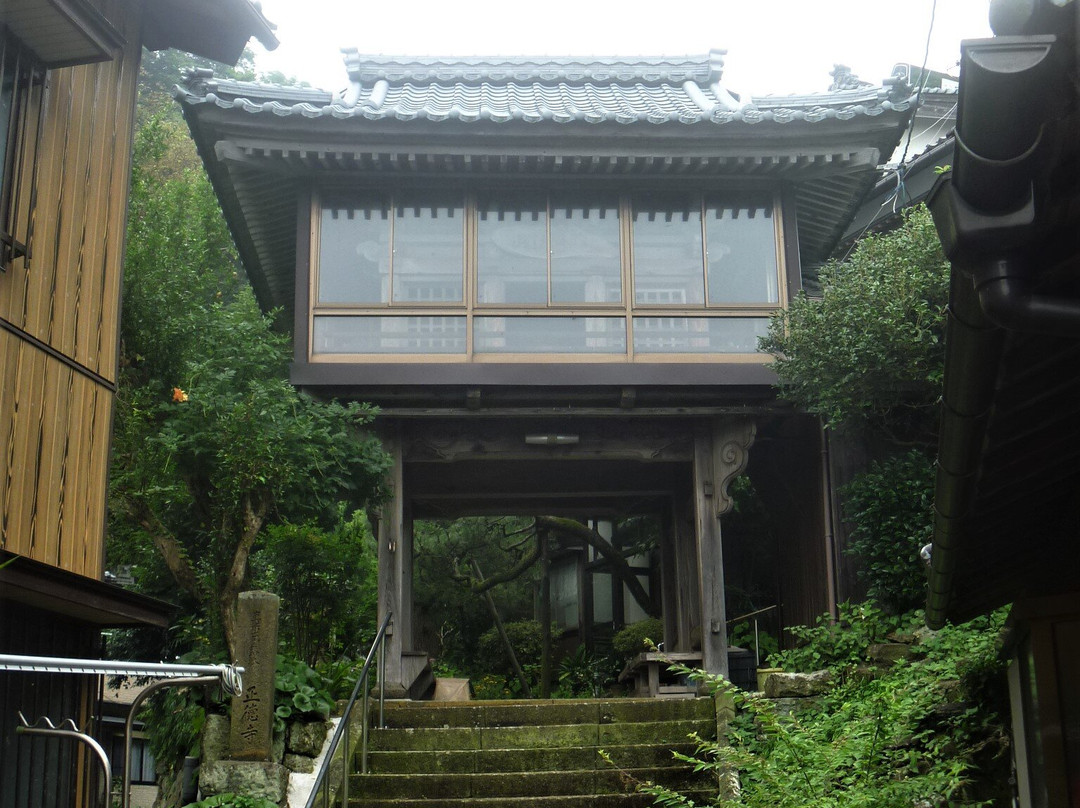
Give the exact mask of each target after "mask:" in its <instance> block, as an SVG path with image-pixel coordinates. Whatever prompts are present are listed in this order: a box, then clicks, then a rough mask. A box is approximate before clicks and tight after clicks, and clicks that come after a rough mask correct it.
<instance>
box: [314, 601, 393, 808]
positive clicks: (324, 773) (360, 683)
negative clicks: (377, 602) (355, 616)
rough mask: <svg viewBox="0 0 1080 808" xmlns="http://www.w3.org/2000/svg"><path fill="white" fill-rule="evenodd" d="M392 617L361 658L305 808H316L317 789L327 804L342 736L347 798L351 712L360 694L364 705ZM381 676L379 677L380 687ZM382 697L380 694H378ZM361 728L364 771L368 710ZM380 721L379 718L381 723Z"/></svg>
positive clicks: (363, 765)
mask: <svg viewBox="0 0 1080 808" xmlns="http://www.w3.org/2000/svg"><path fill="white" fill-rule="evenodd" d="M393 616H394V614H393V612H387V613H386V617H384V618H383V621H382V625H380V626H379V630H378V632H377V633H376V634H375V640H374V641H373V642H372V643H371V648H370V649H369V650H368V652H367V656H366V657H365V658H364V667H363V668H362V669H361V670H360V676H359V678H357V680H356V685H355V686H354V687H353V691H352V695H350V696H349V700H348V702H346V704H345V709H344V711H343V712H342V714H341V722H340V723H339V724H338V726H337V729H336V730H334V735H333V737H332V738H331V739H330V746H329V747H328V748H327V750H326V757H325V758H323V762H322V765H321V766H319V771H318V773H317V774H316V775H315V783H314V785H313V786H312V788H311V793H310V794H308V798H307V802H306V803H304V806H305V808H315V804H316V801H317V800H318V798H319V791H320V789H324V788H325V789H326V790H325V791H324V796H323V805H324V806H326V805H329V801H330V792H329V784H328V783H327V779H328V777H329V772H330V766H331V763H332V762H333V760H334V753H335V752H337V749H338V746H340V745H341V742H342V736H345V746H344V747H343V748H342V761H341V777H342V792H341V793H342V795H343V796H344V797H346V802H345V803H343V804H346V803H347V795H348V792H349V784H348V778H349V758H348V751H349V741H348V734H349V722H350V720H351V719H352V711H353V708H354V707H355V706H356V700H357V698H358V697H359V696H360V693H361V692H363V694H364V702H365V704H366V703H367V698H368V688H367V687H366V685H367V681H368V675H369V674H370V672H371V663H372V662H373V661H374V660H375V654H376V653H377V652H379V651H381V650H382V646H383V644H384V643H385V641H386V628H387V626H388V625H389V624H390V619H391V618H392V617H393ZM382 680H383V677H382V676H380V677H379V682H380V687H381V684H382ZM380 698H381V695H380ZM363 722H364V725H363V728H362V735H361V737H362V739H363V740H362V741H361V751H360V754H361V767H362V768H363V769H366V767H367V725H368V717H367V709H366V707H365V708H364V716H363ZM381 723H382V719H381V717H380V724H381Z"/></svg>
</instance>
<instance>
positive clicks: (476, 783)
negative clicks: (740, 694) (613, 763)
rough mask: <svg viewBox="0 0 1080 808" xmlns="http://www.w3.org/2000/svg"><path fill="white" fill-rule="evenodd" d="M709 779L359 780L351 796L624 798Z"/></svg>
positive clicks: (607, 773)
mask: <svg viewBox="0 0 1080 808" xmlns="http://www.w3.org/2000/svg"><path fill="white" fill-rule="evenodd" d="M706 780H707V778H705V777H703V776H702V775H700V774H695V773H694V772H693V771H691V770H690V769H687V768H672V767H668V768H661V769H655V768H647V769H624V770H619V769H614V768H608V769H597V770H591V771H547V772H540V771H533V772H509V773H507V772H501V773H482V774H481V773H466V774H367V775H355V776H354V777H353V779H352V784H351V786H350V792H355V793H356V795H357V796H363V797H365V798H371V799H427V800H442V799H463V798H465V797H473V798H482V797H556V796H579V795H584V794H593V795H595V794H625V793H628V792H633V791H635V790H636V788H635V786H636V784H637V783H644V782H653V783H660V784H662V785H666V786H670V787H672V788H676V789H680V790H682V789H686V788H693V787H701V786H703V785H705V781H706Z"/></svg>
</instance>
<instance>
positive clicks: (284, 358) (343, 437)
mask: <svg viewBox="0 0 1080 808" xmlns="http://www.w3.org/2000/svg"><path fill="white" fill-rule="evenodd" d="M179 137H185V138H186V135H182V134H181V133H180V132H179V130H178V129H176V128H175V127H174V126H172V125H171V124H170V122H169V119H168V117H167V116H164V115H161V116H155V117H151V118H149V119H148V120H147V121H146V122H144V124H143V126H141V127H140V129H139V131H138V133H137V137H136V149H135V168H134V171H133V177H132V194H131V212H130V220H131V227H130V231H129V237H128V252H127V255H126V261H125V273H126V276H125V288H124V299H123V307H124V308H123V311H124V317H123V320H122V325H121V334H122V351H121V354H122V357H121V376H120V383H119V391H118V396H117V402H118V403H117V412H116V429H115V433H114V450H113V466H112V474H111V512H110V530H111V538H112V541H111V544H110V553H111V559H112V560H124V559H125V557H126V558H128V559H131V558H134V559H135V560H137V561H145V560H146V559H147V553H146V549H147V548H148V547H149V546H152V547H153V548H155V549H156V551H157V553H158V554H159V555H160V558H161V559H162V560H163V561H164V564H165V566H166V568H167V570H168V573H169V574H170V576H171V578H172V581H173V582H174V584H175V586H176V587H178V588H179V590H180V592H181V593H183V595H184V596H185V597H186V602H187V603H188V604H192V605H195V606H196V607H197V609H198V610H199V612H200V613H201V614H202V615H203V616H204V617H205V618H208V620H209V622H208V623H206V624H204V625H201V626H200V628H199V629H198V631H197V632H196V633H198V634H200V635H203V636H206V637H207V638H208V639H209V641H210V643H211V645H216V646H218V647H219V648H220V646H221V641H222V640H224V646H225V649H231V648H232V647H233V645H234V636H233V634H234V630H233V607H234V605H235V602H236V598H237V595H238V594H239V592H240V591H241V590H242V589H243V588H244V586H245V585H246V584H247V581H248V573H249V569H248V562H249V559H250V555H251V552H252V550H253V549H254V548H255V546H256V542H257V541H258V540H259V539H260V538H261V537H262V533H263V529H264V527H266V526H268V525H270V524H274V523H284V522H294V523H313V524H318V525H321V526H323V527H326V528H332V527H333V526H334V525H335V524H336V523H337V521H338V518H337V514H338V509H337V504H338V502H339V501H344V502H347V503H349V507H351V508H359V507H362V506H363V505H365V504H366V503H368V502H371V501H372V500H373V499H375V498H377V497H378V496H379V486H380V480H381V479H382V475H383V472H384V470H385V466H386V458H385V456H384V454H383V452H382V450H381V447H380V445H379V444H378V442H377V441H376V440H375V439H374V438H373V437H371V436H370V435H369V434H367V432H366V431H365V426H366V425H367V424H368V423H369V422H370V420H371V417H372V415H373V412H372V410H370V409H369V408H367V407H365V406H362V405H359V404H347V405H342V404H338V403H335V402H322V401H317V400H315V399H313V398H311V397H310V396H308V395H306V394H303V393H301V392H299V391H297V390H296V389H295V388H293V387H292V386H291V385H290V384H289V383H288V381H287V367H288V361H289V357H290V351H289V345H288V338H287V337H285V336H283V335H280V334H276V333H274V332H273V331H272V330H271V325H270V319H269V318H268V317H266V316H264V315H263V314H262V313H261V312H260V311H259V310H258V307H257V305H256V303H255V300H254V297H253V295H252V293H251V291H250V288H249V287H247V285H246V283H245V281H244V278H243V274H242V272H241V271H240V268H239V263H238V261H237V257H236V254H235V251H234V249H233V247H232V243H231V240H230V239H229V236H228V232H227V230H226V227H225V224H224V221H223V220H222V217H221V214H220V211H219V210H218V207H217V203H216V200H215V199H214V196H213V192H212V190H211V189H210V186H209V183H208V182H207V180H206V177H205V175H204V174H203V172H202V169H201V166H197V165H196V166H190V167H188V166H185V165H184V164H183V162H182V161H181V160H177V159H175V158H176V154H177V139H178V138H179Z"/></svg>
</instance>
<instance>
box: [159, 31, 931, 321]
mask: <svg viewBox="0 0 1080 808" xmlns="http://www.w3.org/2000/svg"><path fill="white" fill-rule="evenodd" d="M724 56H725V52H724V51H722V50H713V51H712V52H710V53H709V54H706V55H702V56H684V57H668V56H665V57H633V58H614V57H611V58H607V57H589V58H587V59H582V58H576V57H565V58H559V57H543V58H534V57H483V58H481V57H476V58H467V59H462V58H442V57H404V56H366V55H362V54H360V53H358V52H357V51H355V50H349V51H346V52H345V57H344V60H345V67H346V73H347V77H348V84H347V86H346V87H345V88H344V89H343V90H341V91H338V92H331V91H329V90H325V89H317V88H310V87H288V86H281V85H276V84H264V83H254V82H242V81H234V80H231V79H225V78H219V77H215V76H214V75H213V74H212V72H210V71H206V70H192V71H188V72H187V73H186V74H185V76H184V79H183V82H182V83H181V84H180V85H179V86H177V88H176V90H175V95H176V97H177V99H178V100H179V102H180V104H181V105H182V106H183V108H184V113H185V116H186V117H187V119H188V123H189V125H190V127H191V130H192V134H193V136H194V138H195V142H196V145H197V146H198V148H199V151H200V154H201V155H202V157H203V160H204V162H205V163H206V165H207V170H208V172H209V174H210V178H211V180H212V182H213V183H214V185H215V189H216V190H217V192H218V196H219V198H220V199H221V201H222V206H223V209H224V211H225V215H226V218H227V219H228V221H229V223H230V226H231V227H232V228H233V232H234V235H235V236H236V240H237V243H238V246H239V249H240V253H241V257H242V258H243V260H244V263H245V266H246V267H247V268H248V271H249V275H250V276H251V279H252V283H253V285H254V287H255V290H256V294H257V295H258V297H259V300H260V303H261V304H262V305H263V306H264V307H265V308H277V307H281V308H283V309H284V310H285V313H286V315H288V314H289V313H290V312H291V310H292V306H293V297H294V291H295V283H294V278H293V276H294V274H295V258H294V257H295V250H296V227H295V218H296V210H297V208H296V204H297V202H296V194H293V195H290V194H287V193H285V190H286V188H288V187H289V186H290V184H292V185H294V186H295V187H297V188H298V187H300V186H301V185H304V184H305V183H310V182H311V181H312V180H315V182H316V183H318V182H320V181H329V182H333V181H339V180H342V179H344V178H348V177H356V176H361V175H362V176H372V175H383V176H404V175H413V176H465V175H469V176H473V175H495V176H497V175H512V176H514V177H522V176H533V177H538V176H579V177H586V176H598V177H605V178H608V179H610V178H611V177H613V176H615V177H626V178H633V177H639V178H642V179H648V180H650V181H657V182H663V181H666V180H671V179H679V180H680V181H682V180H684V179H687V178H697V179H705V178H717V177H740V178H742V177H748V178H751V179H754V178H758V179H761V180H765V181H770V182H773V183H777V184H778V183H780V182H781V181H784V182H786V183H788V185H787V187H788V188H790V190H791V195H792V199H793V201H794V204H795V207H796V209H797V211H798V215H799V249H800V253H801V256H802V264H803V267H804V270H805V269H806V268H807V267H811V268H812V267H813V266H815V265H816V264H817V263H820V262H821V261H823V260H824V259H825V258H826V257H827V255H828V254H829V251H830V250H831V249H832V247H833V246H834V245H835V244H836V242H837V240H838V239H839V238H840V236H841V234H842V232H843V228H844V225H845V224H846V223H847V221H848V220H849V219H850V218H851V216H852V215H853V214H854V211H855V208H856V206H857V204H858V201H859V199H860V198H861V197H862V195H863V194H864V193H865V192H866V190H868V189H869V187H870V186H871V185H872V184H873V182H874V180H875V178H876V173H875V172H876V168H877V166H878V165H880V164H881V163H883V162H884V161H885V159H886V158H887V157H888V155H889V154H891V153H892V151H893V149H894V148H895V147H896V144H897V143H898V142H899V139H900V136H901V133H902V132H903V131H904V129H905V127H906V126H907V122H908V120H909V119H910V117H911V114H912V110H913V100H914V99H913V95H914V93H913V91H912V90H911V88H910V87H908V86H907V85H906V84H904V83H903V82H902V81H889V82H887V83H886V85H885V86H874V85H869V84H867V83H866V82H862V81H858V80H857V79H856V78H855V77H852V76H850V75H849V74H845V75H844V81H842V82H841V81H837V82H834V86H833V87H832V88H830V89H829V90H828V91H826V92H822V93H814V94H798V95H777V96H766V97H762V98H757V99H752V98H749V97H747V96H743V95H740V94H739V93H737V92H735V91H733V90H732V89H730V88H729V87H728V86H727V85H726V83H725V81H724V75H723V72H724ZM823 83H824V82H823Z"/></svg>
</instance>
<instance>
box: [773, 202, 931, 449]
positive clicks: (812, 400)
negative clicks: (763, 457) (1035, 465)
mask: <svg viewBox="0 0 1080 808" xmlns="http://www.w3.org/2000/svg"><path fill="white" fill-rule="evenodd" d="M820 277H821V286H822V295H821V297H820V298H815V297H809V296H807V295H805V294H802V295H799V296H798V297H797V298H796V299H795V300H793V301H792V303H791V307H790V308H789V309H788V310H787V311H781V312H779V313H778V314H777V315H776V316H775V317H774V318H773V320H772V323H771V324H770V327H769V334H768V336H767V337H766V338H765V339H764V340H762V343H761V347H762V349H763V350H765V351H768V352H769V353H771V354H773V356H774V357H775V361H774V363H773V367H774V369H775V370H776V374H777V376H778V377H779V386H780V390H781V393H782V394H783V395H785V396H786V397H788V398H789V399H791V400H792V401H793V402H795V403H796V404H798V405H800V406H802V407H803V408H805V409H806V410H807V411H808V412H812V413H816V414H817V415H820V416H821V417H822V418H823V419H824V420H825V423H826V424H827V425H828V426H830V427H833V428H836V427H841V426H843V427H849V428H852V427H855V428H860V427H868V428H870V429H871V430H875V431H878V432H880V433H881V434H882V435H884V436H885V437H886V438H887V439H888V440H890V441H893V442H895V443H896V444H911V445H919V446H928V445H931V444H932V443H933V441H934V436H935V434H936V428H937V400H938V397H939V396H940V393H941V378H942V372H943V367H944V357H945V347H944V332H945V316H944V315H945V305H946V303H947V302H948V285H949V264H948V262H947V261H946V260H945V256H944V254H943V253H942V251H941V243H940V242H939V241H938V237H937V231H935V230H934V223H933V221H932V220H931V218H930V213H929V211H927V209H926V208H925V207H923V206H918V207H914V208H911V209H910V210H909V211H907V212H906V213H905V216H904V222H903V224H902V225H901V226H900V227H899V228H897V229H896V230H894V231H891V232H888V233H883V234H878V235H871V236H868V237H866V238H864V239H863V240H862V241H861V242H859V244H858V246H857V247H856V249H855V251H854V253H853V254H852V255H851V257H850V258H849V259H847V260H845V261H832V262H830V263H828V264H826V265H825V266H824V267H822V269H821V273H820Z"/></svg>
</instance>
